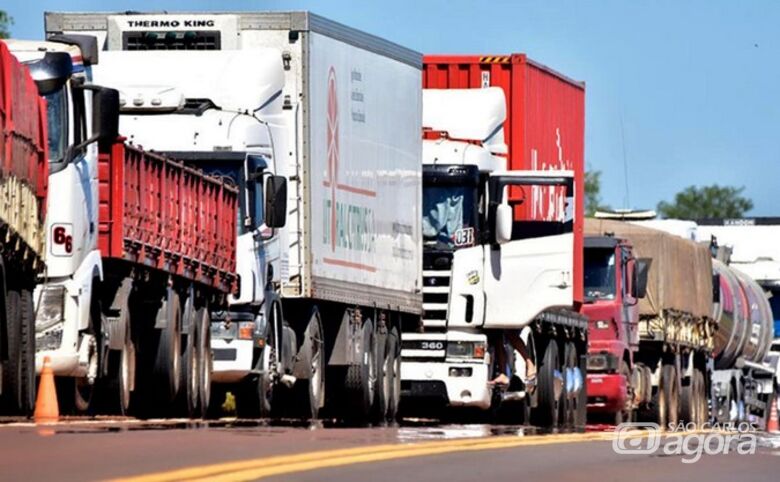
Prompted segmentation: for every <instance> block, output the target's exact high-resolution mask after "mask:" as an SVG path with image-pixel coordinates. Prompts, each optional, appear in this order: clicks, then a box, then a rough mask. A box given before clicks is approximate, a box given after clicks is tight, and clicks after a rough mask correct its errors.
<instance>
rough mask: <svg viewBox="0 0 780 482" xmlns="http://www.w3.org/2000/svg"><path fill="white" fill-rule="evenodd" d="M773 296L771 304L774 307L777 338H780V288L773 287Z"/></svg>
mask: <svg viewBox="0 0 780 482" xmlns="http://www.w3.org/2000/svg"><path fill="white" fill-rule="evenodd" d="M770 292H771V293H772V296H770V297H769V305H770V306H771V307H772V318H773V319H774V321H775V336H774V337H775V338H780V290H778V289H773V290H771V291H770Z"/></svg>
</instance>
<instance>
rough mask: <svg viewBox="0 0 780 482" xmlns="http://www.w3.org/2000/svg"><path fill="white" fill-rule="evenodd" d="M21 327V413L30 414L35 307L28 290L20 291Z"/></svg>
mask: <svg viewBox="0 0 780 482" xmlns="http://www.w3.org/2000/svg"><path fill="white" fill-rule="evenodd" d="M20 301H21V306H20V307H19V309H20V312H21V329H22V405H21V407H20V409H21V412H22V414H23V415H31V414H32V412H33V410H34V409H35V309H34V307H33V296H32V292H31V291H30V290H26V289H25V290H22V293H21V300H20Z"/></svg>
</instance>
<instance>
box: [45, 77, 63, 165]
mask: <svg viewBox="0 0 780 482" xmlns="http://www.w3.org/2000/svg"><path fill="white" fill-rule="evenodd" d="M45 98H46V116H47V123H46V128H47V130H48V136H49V139H48V143H49V161H50V162H60V161H62V158H63V156H64V155H65V148H66V147H67V145H68V128H67V126H68V98H67V96H66V95H65V89H64V88H62V89H60V90H58V91H56V92H52V93H51V94H47V95H46V96H45Z"/></svg>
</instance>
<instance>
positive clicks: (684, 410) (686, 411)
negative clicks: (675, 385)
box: [680, 374, 698, 424]
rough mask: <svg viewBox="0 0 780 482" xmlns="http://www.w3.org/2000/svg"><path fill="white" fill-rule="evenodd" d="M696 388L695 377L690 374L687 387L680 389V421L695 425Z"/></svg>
mask: <svg viewBox="0 0 780 482" xmlns="http://www.w3.org/2000/svg"><path fill="white" fill-rule="evenodd" d="M697 389H698V387H697V386H696V381H695V376H694V374H691V380H690V382H689V383H688V386H685V387H681V388H680V421H681V422H682V423H686V424H687V423H689V422H693V423H696V410H697V407H696V390H697Z"/></svg>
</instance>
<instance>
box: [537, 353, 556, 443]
mask: <svg viewBox="0 0 780 482" xmlns="http://www.w3.org/2000/svg"><path fill="white" fill-rule="evenodd" d="M536 373H537V375H536V378H537V387H536V388H537V397H538V404H537V406H536V408H535V409H534V410H533V420H534V423H535V424H536V425H538V426H540V427H545V428H553V427H556V426H557V424H558V410H559V408H558V405H559V403H560V393H561V388H562V386H561V385H562V383H561V374H560V364H559V362H558V345H557V343H556V342H555V340H549V341H548V343H547V348H546V349H545V351H544V357H543V358H542V363H541V364H540V365H539V368H538V369H537V371H536Z"/></svg>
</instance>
